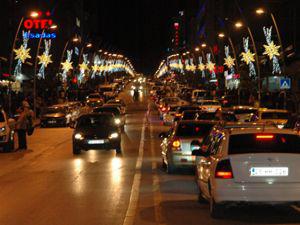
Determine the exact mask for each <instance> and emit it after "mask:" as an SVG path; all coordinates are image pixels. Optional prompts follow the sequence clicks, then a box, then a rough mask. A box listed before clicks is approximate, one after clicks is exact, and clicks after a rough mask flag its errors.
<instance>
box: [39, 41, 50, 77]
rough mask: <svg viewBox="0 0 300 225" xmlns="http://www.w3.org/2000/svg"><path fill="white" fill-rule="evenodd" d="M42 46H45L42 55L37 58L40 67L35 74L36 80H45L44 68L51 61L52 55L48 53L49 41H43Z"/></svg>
mask: <svg viewBox="0 0 300 225" xmlns="http://www.w3.org/2000/svg"><path fill="white" fill-rule="evenodd" d="M44 44H45V50H44V53H43V54H42V55H39V56H38V59H39V64H41V67H40V69H39V72H38V74H37V76H38V78H43V79H45V68H47V66H48V65H49V64H50V63H52V60H51V56H52V55H50V54H49V51H50V48H51V40H48V41H47V40H44Z"/></svg>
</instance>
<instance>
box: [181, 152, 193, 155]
mask: <svg viewBox="0 0 300 225" xmlns="http://www.w3.org/2000/svg"><path fill="white" fill-rule="evenodd" d="M182 155H192V151H184V152H182Z"/></svg>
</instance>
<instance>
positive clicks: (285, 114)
mask: <svg viewBox="0 0 300 225" xmlns="http://www.w3.org/2000/svg"><path fill="white" fill-rule="evenodd" d="M289 117H290V113H289V111H287V110H284V109H266V108H260V109H259V110H258V112H257V114H255V115H253V116H252V118H251V121H258V122H273V123H275V124H276V125H277V126H278V128H284V126H285V125H286V123H287V122H288V119H289Z"/></svg>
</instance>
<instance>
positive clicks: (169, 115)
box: [163, 106, 178, 125]
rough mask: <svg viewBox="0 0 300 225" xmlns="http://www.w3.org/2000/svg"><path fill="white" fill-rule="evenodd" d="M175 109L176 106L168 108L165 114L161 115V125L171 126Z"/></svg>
mask: <svg viewBox="0 0 300 225" xmlns="http://www.w3.org/2000/svg"><path fill="white" fill-rule="evenodd" d="M177 107H178V106H171V107H168V109H167V110H166V112H165V113H164V114H163V124H164V125H172V124H173V122H174V116H175V113H176V110H177Z"/></svg>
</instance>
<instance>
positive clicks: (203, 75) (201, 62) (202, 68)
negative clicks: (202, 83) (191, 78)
mask: <svg viewBox="0 0 300 225" xmlns="http://www.w3.org/2000/svg"><path fill="white" fill-rule="evenodd" d="M198 69H199V70H200V71H201V73H202V78H205V65H204V63H203V58H202V57H201V56H199V64H198Z"/></svg>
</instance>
